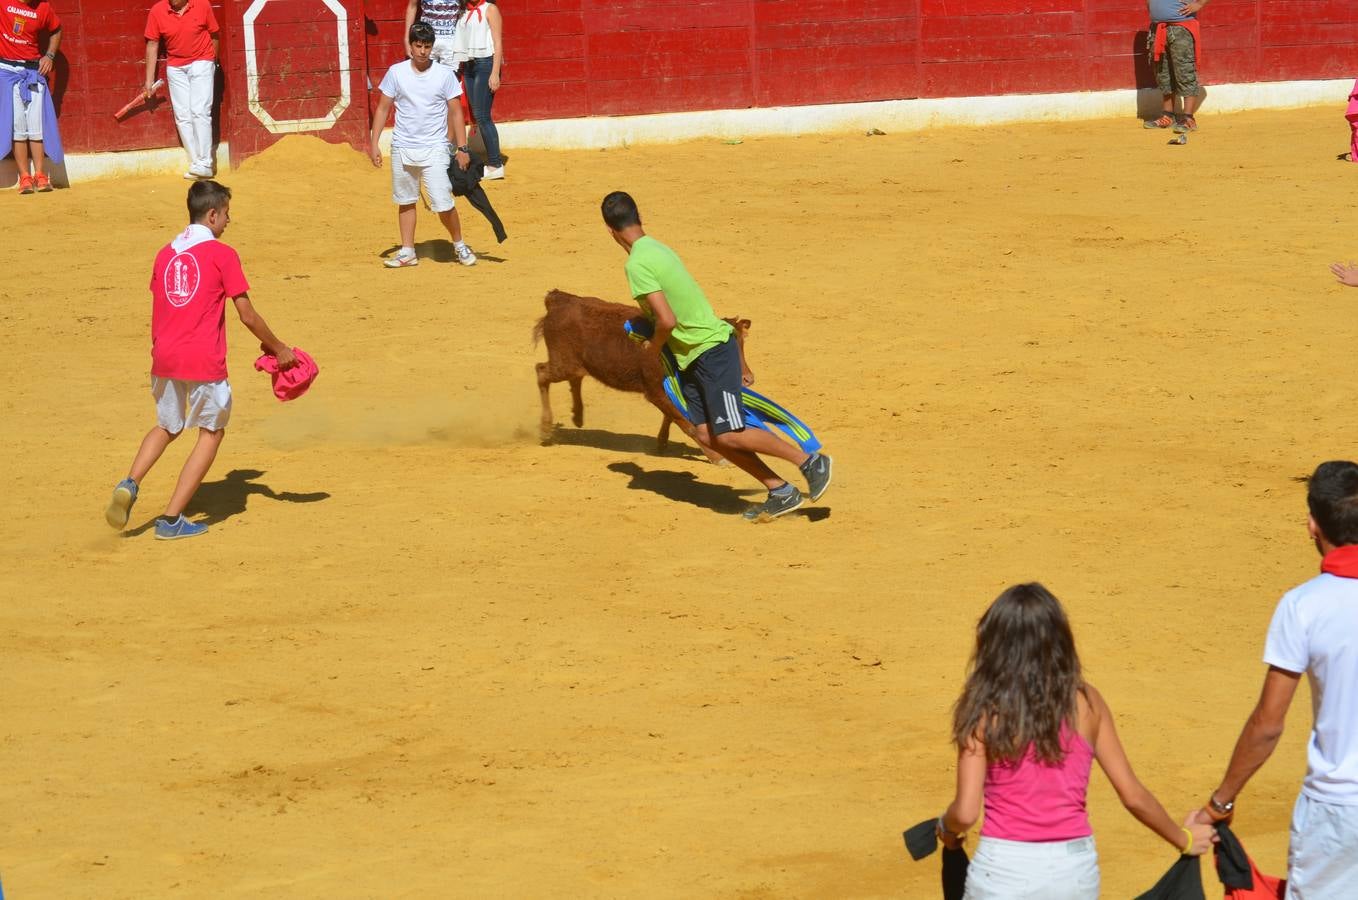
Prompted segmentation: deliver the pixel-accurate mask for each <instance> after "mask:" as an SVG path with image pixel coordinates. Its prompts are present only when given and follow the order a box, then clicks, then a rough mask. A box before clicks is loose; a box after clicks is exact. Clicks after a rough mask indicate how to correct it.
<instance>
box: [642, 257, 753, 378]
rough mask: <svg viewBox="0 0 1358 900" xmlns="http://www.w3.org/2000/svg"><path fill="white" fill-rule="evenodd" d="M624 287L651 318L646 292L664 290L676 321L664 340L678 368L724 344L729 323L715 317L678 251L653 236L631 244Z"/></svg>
mask: <svg viewBox="0 0 1358 900" xmlns="http://www.w3.org/2000/svg"><path fill="white" fill-rule="evenodd" d="M627 288H628V290H630V291H631V292H632V297H633V298H634V299H635V300H636V301H637V303H638V304H640V306H641V309H642V311H643V312H645V313H646V315H647V316H650V317H651V318H652V319H654V318H655V314H654V313H653V312H652V311H651V308H650V306H649V305H648V304H647V303H646V295H647V294H653V293H655V292H656V291H663V292H664V294H665V301H666V302H667V303H669V305H670V309H672V310H674V318H675V320H676V321H677V323H678V324H676V325H675V326H674V331H673V332H671V333H670V339H669V340H668V341H666V342H665V343H666V346H668V347H669V348H670V351H671V352H672V353H674V358H675V359H676V360H678V362H679V368H681V369H687V368H688V367H689V365H690V364H691V363H692V362H693V361H694V360H695V359H697V358H698V355H699V354H700V353H702V352H703V351H704V350H710V349H711V348H713V347H715V346H717V345H718V344H722V343H725V342H726V339H727V338H729V337H730V336H731V330H732V329H731V325H730V323H729V322H723V321H722V320H721V319H719V318H717V314H716V313H714V312H713V311H712V304H710V303H708V302H707V297H705V296H703V289H702V288H700V287H698V282H696V281H694V280H693V276H692V275H690V274H688V269H685V268H684V263H683V261H682V260H680V259H679V254H677V253H675V252H674V251H673V250H671V249H670V248H669V247H666V246H665V245H664V244H662V243H660V242H659V241H657V240H656V239H655V238H653V237H647V236H644V235H643V236H642V237H641V238H639V239H638V240H637V242H636V243H635V244H633V245H632V251H631V253H629V254H628V255H627Z"/></svg>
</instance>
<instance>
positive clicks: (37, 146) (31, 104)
mask: <svg viewBox="0 0 1358 900" xmlns="http://www.w3.org/2000/svg"><path fill="white" fill-rule="evenodd" d="M13 91H14V95H13V101H14V131H13V132H12V134H13V137H14V164H15V165H16V166H17V167H18V169H19V178H20V182H21V183H22V180H23V179H24V178H28V177H30V175H31V176H42V177H41V178H39V181H44V180H45V177H46V175H45V165H46V161H47V160H46V156H45V154H44V153H43V147H42V137H43V135H42V107H43V97H42V91H43V88H42V86H41V85H33V86H31V87H30V88H29V101H28V103H24V101H23V97H22V96H21V94H20V92H19V86H18V85H15V86H14V88H13ZM30 162H31V163H32V169H31V171H30V168H29V164H30Z"/></svg>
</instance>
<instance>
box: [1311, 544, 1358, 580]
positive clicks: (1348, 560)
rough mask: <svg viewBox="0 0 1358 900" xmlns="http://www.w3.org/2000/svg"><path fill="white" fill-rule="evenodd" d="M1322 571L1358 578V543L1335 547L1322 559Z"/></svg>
mask: <svg viewBox="0 0 1358 900" xmlns="http://www.w3.org/2000/svg"><path fill="white" fill-rule="evenodd" d="M1320 571H1322V572H1326V573H1328V574H1330V575H1338V576H1339V577H1340V578H1358V544H1346V545H1345V546H1343V547H1335V548H1334V549H1333V550H1331V551H1330V552H1329V553H1326V554H1325V558H1324V559H1322V560H1321V561H1320Z"/></svg>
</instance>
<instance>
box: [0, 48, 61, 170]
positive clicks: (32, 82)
mask: <svg viewBox="0 0 1358 900" xmlns="http://www.w3.org/2000/svg"><path fill="white" fill-rule="evenodd" d="M15 85H18V86H19V99H20V100H22V101H24V102H25V103H30V102H32V100H33V88H35V87H40V88H42V149H43V153H44V155H46V157H47V158H48V159H50V160H51V161H52V162H54V163H60V162H62V161H64V160H65V158H66V156H65V154H64V153H62V151H61V132H60V131H58V130H57V108H56V107H55V106H54V105H52V92H51V90H49V89H48V87H47V82H46V80H44V79H43V77H42V76H41V75H39V74H38V70H37V69H18V70H16V69H7V68H5V67H4V66H0V159H4V158H5V157H6V156H9V154H10V151H11V150H13V149H14V86H15ZM21 174H27V173H21Z"/></svg>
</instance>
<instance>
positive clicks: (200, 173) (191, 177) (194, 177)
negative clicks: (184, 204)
mask: <svg viewBox="0 0 1358 900" xmlns="http://www.w3.org/2000/svg"><path fill="white" fill-rule="evenodd" d="M211 177H212V170H211V169H199V168H195V167H194V166H189V170H188V171H187V172H185V173H184V180H185V181H207V180H208V179H209V178H211Z"/></svg>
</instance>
